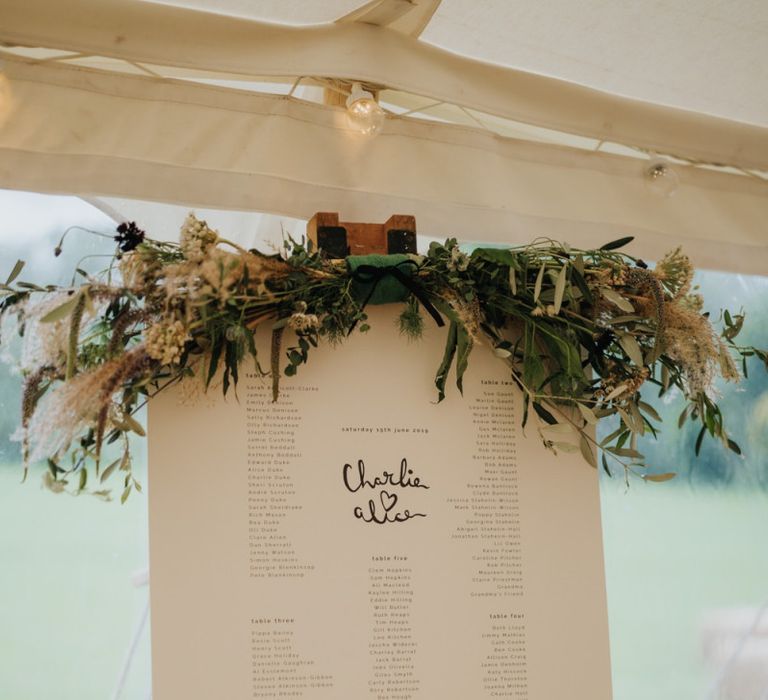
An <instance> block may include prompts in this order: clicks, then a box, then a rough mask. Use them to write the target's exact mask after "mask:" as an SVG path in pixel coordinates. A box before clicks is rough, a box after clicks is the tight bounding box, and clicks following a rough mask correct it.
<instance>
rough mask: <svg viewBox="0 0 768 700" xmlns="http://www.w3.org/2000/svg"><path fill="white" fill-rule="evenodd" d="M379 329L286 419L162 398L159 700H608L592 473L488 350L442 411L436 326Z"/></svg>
mask: <svg viewBox="0 0 768 700" xmlns="http://www.w3.org/2000/svg"><path fill="white" fill-rule="evenodd" d="M370 315H371V319H372V320H371V324H372V326H373V328H372V330H371V331H370V332H369V333H366V334H353V336H352V337H350V338H349V340H348V341H347V342H346V343H345V344H344V345H343V346H341V347H339V348H334V349H328V348H322V347H321V348H320V349H319V350H314V351H313V352H312V354H311V356H310V359H309V364H308V365H307V366H306V367H302V368H301V369H300V371H299V375H298V376H297V377H295V378H293V379H291V380H288V379H286V380H285V381H284V382H283V386H282V394H281V398H280V400H279V401H278V402H277V403H272V401H271V390H270V387H269V382H268V380H264V379H260V378H258V377H257V376H256V373H255V372H250V373H249V372H247V371H246V370H244V374H245V375H246V376H245V377H243V378H241V383H240V384H239V386H238V390H237V394H238V398H237V400H236V399H235V397H234V396H231V395H230V396H229V397H228V399H227V400H226V401H225V400H223V399H222V398H220V396H219V394H220V392H219V391H211V392H209V394H207V395H206V396H205V397H204V398H202V399H201V400H199V401H198V402H196V403H193V404H189V403H184V402H183V401H182V400H181V392H180V391H175V390H174V391H169V392H168V393H167V394H165V395H164V396H163V395H161V396H159V397H158V398H157V399H156V400H155V401H153V405H152V406H151V410H150V420H149V433H150V483H149V486H150V496H149V499H150V552H151V569H150V570H151V592H152V593H151V595H152V654H153V683H154V696H153V697H154V698H155V700H178V698H184V699H185V700H211V698H227V699H228V700H229V699H232V700H240V699H242V700H246V699H256V698H306V700H331V699H333V700H339V699H344V700H347V699H350V700H352V699H354V700H363V699H364V698H371V700H406V699H413V700H418V699H419V698H424V699H428V700H435V699H437V698H440V699H441V700H452V699H456V700H458V699H461V700H466V699H468V698H471V699H472V700H480V699H483V698H514V699H516V700H523V699H525V700H536V699H539V698H541V699H549V698H566V697H567V698H589V700H599V699H602V698H610V696H611V691H610V663H609V652H608V631H607V616H606V601H605V584H604V573H603V558H602V534H601V528H600V505H599V497H598V483H597V475H596V472H595V471H594V470H593V469H592V468H590V467H588V466H587V465H586V464H584V463H583V462H582V461H581V458H580V457H578V456H572V455H567V454H563V455H560V456H558V457H555V456H554V455H552V454H551V453H550V452H548V451H546V450H545V449H544V448H543V447H542V445H541V443H540V439H539V437H538V435H537V434H536V430H535V428H533V427H531V426H529V427H528V429H527V430H526V433H527V434H525V435H524V434H523V431H522V430H521V429H520V427H519V424H520V403H521V402H520V396H519V392H518V391H517V390H516V389H515V388H514V386H513V385H512V383H511V382H510V379H509V376H508V372H507V371H506V368H505V366H504V364H503V363H502V362H500V361H499V360H498V359H496V358H495V357H494V356H493V353H491V352H489V350H488V348H485V347H480V346H478V347H476V348H475V350H474V351H473V353H472V356H471V358H470V366H469V370H468V371H467V375H466V376H465V380H464V395H463V397H462V396H461V395H460V394H459V392H458V390H456V389H455V387H451V388H450V390H449V391H448V396H447V398H446V399H445V401H443V402H442V403H440V404H437V403H436V392H435V388H434V384H433V377H434V372H435V368H436V366H437V364H439V361H440V358H441V357H442V343H443V340H444V331H443V330H441V329H438V328H436V327H435V328H429V329H428V332H427V333H426V337H425V338H424V339H423V340H422V341H420V342H418V343H407V342H405V341H404V340H403V339H402V338H400V337H398V334H397V330H396V328H395V327H394V320H395V311H394V309H393V308H386V307H385V308H378V309H375V310H373V311H372V313H371V314H370Z"/></svg>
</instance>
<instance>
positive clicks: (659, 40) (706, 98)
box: [103, 0, 768, 126]
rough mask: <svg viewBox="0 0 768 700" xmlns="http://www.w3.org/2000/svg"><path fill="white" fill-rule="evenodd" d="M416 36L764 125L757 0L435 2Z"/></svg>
mask: <svg viewBox="0 0 768 700" xmlns="http://www.w3.org/2000/svg"><path fill="white" fill-rule="evenodd" d="M103 1H105V2H110V1H111V0H103ZM400 2H404V0H400ZM162 3H163V4H171V5H177V6H181V7H190V8H195V9H198V10H205V11H209V12H222V13H226V14H231V15H235V16H239V17H244V18H249V19H256V20H261V21H265V22H275V23H281V24H291V25H308V24H322V23H325V22H332V21H334V20H335V19H337V18H339V17H341V16H343V15H345V14H347V13H349V12H351V11H352V10H354V9H355V7H356V6H357V5H359V4H361V0H307V1H301V0H162ZM405 4H411V5H415V6H419V5H422V4H425V0H413V1H412V2H411V3H405ZM426 4H431V3H426ZM413 12H414V13H415V12H417V10H416V9H414V10H413ZM393 28H395V29H397V25H396V24H395V25H393ZM421 38H422V39H423V40H424V41H425V42H427V43H431V44H434V45H435V46H440V47H442V48H444V49H446V50H448V51H452V52H454V53H459V54H462V55H464V56H469V57H471V58H475V59H479V60H482V61H488V62H489V63H495V64H498V65H502V66H508V67H510V68H517V69H521V70H524V71H529V72H531V73H538V74H541V75H548V76H552V77H555V78H560V79H562V80H568V81H571V82H574V83H578V84H580V85H586V86H589V87H593V88H596V89H598V90H601V91H604V92H610V93H613V94H616V95H624V96H626V97H630V98H634V99H638V100H643V101H646V102H653V103H656V104H663V105H669V106H671V107H678V108H680V109H686V110H690V111H694V112H702V113H705V114H712V115H716V116H720V117H724V118H727V119H734V120H736V121H743V122H748V123H752V124H760V125H763V126H768V90H765V89H764V86H765V85H768V61H766V58H768V3H766V2H765V1H764V0H731V2H722V0H696V2H686V1H685V0H675V1H673V2H654V3H647V2H637V0H611V1H610V2H606V0H579V2H573V0H538V1H537V2H510V1H509V0H483V1H482V2H478V1H477V0H442V2H441V3H439V7H438V8H437V11H436V12H435V13H434V15H433V17H432V19H431V21H430V22H429V25H428V26H427V27H426V29H425V30H424V32H423V34H422V35H421ZM756 88H757V89H756Z"/></svg>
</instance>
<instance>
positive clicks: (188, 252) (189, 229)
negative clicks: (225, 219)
mask: <svg viewBox="0 0 768 700" xmlns="http://www.w3.org/2000/svg"><path fill="white" fill-rule="evenodd" d="M218 240H219V234H218V232H217V231H214V230H213V229H212V228H210V227H209V226H208V224H207V223H206V222H205V221H200V219H198V218H197V217H196V216H195V215H194V214H192V213H190V214H188V215H187V218H186V219H185V220H184V223H183V224H182V226H181V234H180V237H179V247H180V248H181V252H182V253H183V254H184V257H185V258H186V259H187V260H190V261H191V262H200V261H201V260H202V259H203V258H204V257H205V254H206V251H207V250H208V248H210V247H211V246H214V245H216V242H217V241H218Z"/></svg>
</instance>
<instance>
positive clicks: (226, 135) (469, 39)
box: [0, 0, 768, 272]
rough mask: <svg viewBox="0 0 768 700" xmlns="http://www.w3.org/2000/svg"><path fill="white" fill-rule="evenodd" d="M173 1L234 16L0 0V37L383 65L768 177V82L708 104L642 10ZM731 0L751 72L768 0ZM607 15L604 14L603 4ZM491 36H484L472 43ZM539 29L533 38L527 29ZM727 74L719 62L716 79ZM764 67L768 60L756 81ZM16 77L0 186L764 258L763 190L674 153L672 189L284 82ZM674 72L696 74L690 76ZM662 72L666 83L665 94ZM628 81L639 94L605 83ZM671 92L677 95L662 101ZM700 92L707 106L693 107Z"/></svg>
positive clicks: (343, 68)
mask: <svg viewBox="0 0 768 700" xmlns="http://www.w3.org/2000/svg"><path fill="white" fill-rule="evenodd" d="M177 4H183V5H193V4H195V5H196V6H198V7H204V8H205V9H212V8H214V9H216V10H217V11H219V12H228V13H230V14H231V15H237V16H236V17H225V16H221V15H212V14H203V13H200V12H197V11H194V10H190V9H188V8H186V7H169V6H165V5H158V4H155V3H146V2H140V1H139V0H71V2H68V3H58V2H53V1H52V0H0V8H2V16H3V24H2V26H0V40H2V41H4V42H5V43H6V44H12V45H25V46H40V47H45V48H48V49H58V50H69V51H76V52H79V53H83V54H91V55H95V56H99V57H106V58H107V59H110V60H114V59H120V60H121V61H131V62H132V63H133V64H134V65H135V67H136V70H140V69H143V66H145V65H150V66H151V67H152V72H154V71H155V70H156V69H157V67H158V66H163V67H165V68H166V69H168V70H170V69H171V68H173V69H174V70H176V71H181V72H182V73H180V74H183V71H187V73H188V74H189V75H196V74H199V73H200V71H205V75H206V76H208V78H209V79H210V78H212V79H214V80H215V79H216V76H221V77H222V78H223V77H231V76H236V77H238V79H241V80H243V81H244V82H243V85H245V84H246V83H245V81H247V80H256V79H258V77H259V76H261V77H263V76H278V77H280V76H282V77H284V78H285V77H287V78H288V79H289V81H290V80H293V79H294V78H298V77H300V76H307V75H309V76H318V77H325V78H347V79H352V78H361V79H367V80H370V81H373V82H376V83H379V84H382V85H384V86H387V87H391V88H395V89H396V90H399V91H401V92H405V93H408V92H411V93H415V94H417V95H422V96H424V97H425V98H434V99H436V100H439V101H441V102H446V103H450V104H454V105H457V106H458V107H457V109H459V108H471V109H473V110H479V112H480V113H487V114H489V115H496V116H497V117H501V118H503V119H514V120H516V121H518V122H523V123H526V124H532V125H534V127H546V128H548V129H554V130H555V131H557V132H560V133H562V134H563V136H564V138H563V139H562V140H561V142H566V143H567V142H568V139H569V138H572V139H573V143H574V145H576V143H578V138H576V136H577V137H585V138H591V139H595V140H601V141H611V142H617V143H620V144H625V145H628V146H639V147H642V148H647V149H652V150H659V151H663V152H666V153H670V154H674V155H678V156H683V157H685V158H688V159H689V160H691V161H696V160H703V161H707V162H720V163H725V164H727V165H733V166H740V167H744V168H758V169H760V168H762V169H766V170H768V128H766V125H767V124H768V121H767V120H765V119H762V120H761V119H760V114H761V113H763V112H761V110H764V107H765V106H766V96H765V95H764V94H763V93H762V92H760V91H752V92H751V93H749V94H741V92H740V95H741V97H740V99H739V100H733V101H731V100H730V99H729V97H728V95H729V94H730V92H729V91H730V90H731V89H732V88H733V89H736V88H738V85H739V84H740V78H735V79H734V80H735V86H734V84H733V83H729V84H728V85H727V86H725V85H724V84H723V85H717V89H710V90H709V93H711V94H710V97H709V98H707V99H709V100H710V101H709V102H708V103H707V104H708V105H709V106H707V105H706V104H704V102H702V101H701V99H703V97H704V91H703V89H702V88H701V86H700V85H699V83H697V82H696V80H695V79H694V78H693V77H691V75H690V73H691V70H692V69H691V65H692V62H691V60H690V57H689V58H688V59H686V58H685V56H683V55H681V54H680V52H679V51H678V53H675V52H674V50H672V49H671V48H668V46H667V45H666V44H664V47H665V48H664V49H663V51H662V53H661V54H658V53H657V52H656V51H655V50H653V51H652V50H651V49H650V44H649V45H648V48H647V50H646V51H645V52H644V54H645V58H644V59H643V60H641V58H639V57H638V56H637V50H638V48H639V46H640V44H641V43H642V42H644V41H645V40H646V39H647V38H648V34H649V33H650V29H651V27H652V26H655V25H653V24H652V23H650V24H649V22H647V21H646V22H643V21H640V20H639V19H638V21H637V23H636V24H632V23H631V22H630V21H629V20H631V18H632V16H634V15H633V11H631V8H630V7H629V4H628V3H624V4H622V3H619V4H618V5H617V6H613V5H612V6H611V8H610V10H608V9H605V6H604V5H602V4H601V3H597V2H589V3H586V4H585V5H583V9H581V10H580V11H579V15H578V17H577V16H576V14H574V12H575V11H571V10H568V9H567V7H566V3H565V2H564V0H563V1H561V0H555V1H554V2H550V3H544V4H543V5H542V7H543V10H541V11H540V12H533V11H532V10H530V9H529V10H527V11H520V12H518V13H517V14H515V16H514V17H513V16H512V10H511V7H512V6H511V5H508V4H506V3H502V2H496V1H494V2H489V3H482V4H480V3H475V4H470V3H467V2H463V1H459V0H452V1H451V2H443V3H442V4H440V3H439V2H436V1H434V0H424V1H423V2H415V1H414V2H409V1H408V0H381V1H375V2H372V3H369V5H368V6H366V7H364V8H362V9H356V7H357V4H358V3H357V2H348V1H346V2H342V1H341V0H333V1H332V2H322V3H319V2H318V3H304V2H301V3H299V2H280V3H277V2H248V1H247V0H222V1H221V2H217V3H215V4H214V3H211V4H210V6H206V5H205V3H204V2H203V0H199V2H197V3H192V2H191V0H186V1H185V2H183V3H177ZM737 5H738V6H739V8H740V10H739V11H738V12H734V13H733V16H732V21H731V25H732V27H733V32H732V34H733V37H736V38H737V39H738V42H737V39H736V38H733V37H732V38H731V39H729V42H731V41H733V42H737V43H739V44H740V45H739V47H735V46H734V47H731V44H730V43H728V44H727V46H726V48H727V49H728V50H729V54H728V55H729V56H730V55H731V54H730V49H731V48H733V57H734V60H737V61H741V63H740V64H739V65H740V66H741V67H742V68H743V69H745V70H746V69H747V68H748V67H749V66H750V65H751V63H752V62H754V63H757V61H756V58H757V56H756V54H755V53H754V51H753V50H752V49H750V48H749V47H750V46H753V45H754V41H752V40H753V39H754V37H755V36H761V31H762V30H761V28H760V24H759V20H760V18H761V16H762V14H764V10H763V9H762V7H761V6H758V4H757V3H750V2H744V1H742V2H740V3H737ZM618 6H622V7H624V11H625V12H626V13H627V14H625V15H624V18H625V20H627V22H625V24H626V26H629V25H630V24H632V26H633V27H635V29H636V30H637V31H636V35H635V34H634V33H633V34H632V35H631V36H630V37H629V40H628V41H627V42H625V44H624V46H625V47H626V51H627V53H628V54H631V55H632V56H633V58H632V61H630V62H629V63H627V62H625V63H622V62H621V61H620V60H619V59H618V54H619V50H618V45H617V44H616V45H614V50H613V53H611V52H608V53H607V54H605V55H603V54H601V53H600V51H601V49H600V46H603V45H604V44H605V42H606V41H607V39H606V38H605V37H603V36H602V35H601V34H600V32H596V33H595V32H593V35H594V36H597V40H596V43H595V42H594V41H592V38H594V37H587V33H585V38H590V41H585V42H583V44H582V45H577V43H578V42H576V38H575V37H576V35H577V33H578V32H577V29H578V27H582V28H585V27H587V26H589V24H588V17H592V21H593V26H596V27H599V26H602V25H603V24H604V23H605V22H609V19H610V17H611V16H613V15H614V14H615V12H617V11H618V10H617V9H616V7H618ZM599 7H602V8H603V9H604V11H605V12H606V13H607V14H606V15H605V16H604V15H602V14H599V13H597V14H596V11H597V9H598V8H599ZM494 8H495V9H494ZM558 8H559V10H560V11H561V12H562V16H563V17H564V18H568V19H569V21H568V22H565V23H563V24H561V23H551V24H550V27H551V29H552V31H553V32H554V34H555V36H554V38H553V39H550V40H549V42H543V43H542V46H541V47H540V51H534V50H533V49H532V48H530V47H531V46H532V43H534V42H535V41H536V36H537V34H536V31H537V30H535V29H534V28H535V27H536V26H538V25H537V22H538V23H541V22H543V21H544V20H545V19H546V18H547V17H549V16H550V13H553V12H556V11H558ZM518 10H519V8H518ZM710 10H711V12H710V14H709V15H706V14H703V15H702V18H701V21H698V22H697V23H694V25H693V26H694V28H695V30H696V31H695V32H694V34H695V37H694V39H693V40H692V41H693V43H694V44H696V45H698V44H701V45H702V46H703V45H704V44H705V43H706V42H708V41H710V40H714V39H715V38H717V37H715V36H714V35H713V32H714V29H713V26H712V25H711V23H709V22H708V20H707V21H705V19H706V18H707V17H711V16H715V14H713V13H716V12H719V10H717V7H715V6H713V7H711V8H710ZM752 10H754V12H752ZM346 13H351V14H349V15H348V16H346V17H344V18H343V20H342V21H341V22H340V23H336V24H321V25H316V26H311V27H302V28H297V27H291V26H287V25H286V26H276V25H265V24H263V23H260V22H256V21H253V19H254V18H255V19H259V20H264V19H268V20H271V21H276V20H281V21H285V22H289V23H291V24H298V23H302V24H306V23H315V22H328V21H330V20H333V19H335V18H337V17H341V16H343V15H345V14H346ZM670 13H671V10H669V9H667V10H664V11H663V12H662V15H663V16H664V17H668V18H670V21H671V18H673V17H677V18H678V19H679V18H680V16H681V15H680V12H678V13H677V14H674V13H671V14H670ZM635 14H636V13H635ZM683 14H684V13H683ZM571 15H573V17H571ZM243 17H245V18H246V19H243ZM247 18H250V19H247ZM494 18H495V19H496V20H497V21H496V22H494V21H493V20H494ZM750 18H752V19H753V20H756V21H753V22H751V23H750V21H749V19H750ZM737 19H738V22H737ZM571 20H572V21H571ZM377 25H388V27H385V26H377ZM565 25H568V26H567V27H566V26H565ZM617 26H619V25H617ZM623 26H624V25H620V26H619V31H623V30H622V27H623ZM665 26H666V25H665ZM686 26H687V25H686ZM507 30H508V31H507ZM482 32H485V34H484V36H486V37H487V41H485V42H481V41H480V40H479V39H478V37H479V36H480V34H481V33H482ZM526 32H530V35H529V36H528V38H527V39H525V40H524V41H523V38H524V37H523V34H525V33H526ZM419 34H421V35H422V39H417V38H416V36H417V35H419ZM718 36H720V38H722V37H723V36H724V35H723V34H722V33H721V34H720V35H718ZM729 36H731V35H729ZM473 37H474V38H473ZM504 37H508V38H509V40H508V41H507V42H506V44H505V42H504V40H503V39H504ZM568 37H570V39H568V41H566V40H565V39H566V38H568ZM515 38H517V41H515V40H513V39H515ZM681 41H685V40H684V39H681ZM750 41H752V43H750ZM429 42H432V43H429ZM553 42H554V43H553ZM569 42H570V43H569ZM601 42H602V43H601ZM697 42H698V43H697ZM433 44H442V45H443V46H445V47H447V48H449V49H452V50H453V51H462V52H465V53H470V54H472V55H473V56H475V57H478V58H485V59H493V60H494V61H496V62H497V65H494V64H490V63H481V62H478V61H476V60H471V59H468V58H463V57H461V56H459V55H457V54H456V53H449V52H447V51H444V50H442V49H439V48H436V47H435V46H434V45H433ZM561 45H562V51H561V50H560V46H561ZM505 46H506V48H505ZM526 46H528V47H529V48H528V49H526ZM505 51H506V53H504V52H505ZM526 51H528V53H527V54H526ZM664 52H666V54H667V55H672V54H674V55H675V56H676V57H677V58H676V59H675V60H676V61H678V64H679V66H680V68H681V70H680V71H677V70H667V71H666V73H665V72H664V67H665V65H666V66H667V68H668V69H669V68H671V67H673V65H678V64H674V63H673V64H670V63H669V61H670V60H671V59H669V58H664ZM641 53H643V52H641ZM716 54H717V52H715V55H716ZM526 55H528V58H527V59H526V58H525V56H526ZM557 55H560V56H561V57H562V64H561V68H562V69H563V70H560V72H559V74H558V75H557V77H558V78H569V79H571V80H579V81H581V82H582V83H584V84H585V85H576V84H574V83H572V82H565V81H563V80H562V79H553V78H548V77H545V76H542V75H535V74H532V73H525V72H521V71H520V70H518V68H519V67H521V66H522V67H526V68H529V67H534V68H537V69H538V70H547V71H549V72H555V70H556V69H557V62H556V61H555V58H556V56H557ZM534 56H538V58H539V59H540V60H541V61H542V62H546V59H547V57H549V63H548V64H547V65H549V66H550V67H549V68H546V67H545V63H541V64H540V65H538V66H531V65H530V60H532V59H533V57H534ZM701 58H702V60H701V61H699V62H698V63H697V65H699V66H704V67H705V68H706V69H707V70H709V64H707V61H708V60H709V61H710V62H713V61H712V60H711V57H710V56H709V54H707V55H706V56H705V55H704V53H702V57H701ZM99 60H101V61H102V62H103V61H104V59H99ZM526 61H528V62H529V64H528V65H526ZM643 61H645V63H643ZM714 63H717V61H714ZM566 64H567V66H569V67H570V68H569V70H570V72H568V70H565V67H566ZM98 65H99V66H100V67H103V66H102V63H100V64H98ZM104 65H108V64H104ZM510 65H515V66H516V67H517V68H515V69H511V68H509V67H508V66H510ZM641 65H647V66H648V67H649V70H647V71H643V70H641ZM590 66H592V67H593V68H590ZM595 66H599V67H600V68H599V70H598V69H597V68H594V67H595ZM622 66H624V67H625V68H622ZM633 66H634V68H633ZM718 66H719V64H718ZM683 67H686V70H682V68H683ZM144 70H148V69H144ZM723 70H724V68H723V67H722V66H719V67H718V68H715V69H714V72H710V73H709V79H710V81H711V80H712V78H713V76H715V77H716V76H719V75H722V71H723ZM729 70H730V69H729ZM764 70H765V69H764V68H763V67H762V61H761V62H760V67H759V68H757V69H755V73H754V76H755V77H758V76H759V75H760V74H761V73H760V71H764ZM686 71H688V72H687V73H686ZM718 71H720V72H718ZM5 72H6V73H7V75H8V76H9V78H10V80H11V83H12V86H13V91H14V98H15V99H14V102H15V104H14V109H13V111H12V113H11V115H10V117H9V118H8V119H7V121H6V122H5V124H3V125H2V126H1V127H0V186H3V187H10V188H18V189H32V190H38V191H54V192H71V193H80V194H86V195H104V196H112V197H129V198H137V199H144V200H156V201H165V202H170V203H174V204H184V205H189V206H207V207H218V208H230V209H238V210H250V211H266V212H272V213H276V214H281V215H285V216H290V217H296V218H308V217H309V216H311V215H312V214H313V213H314V212H315V211H329V210H330V211H339V212H341V214H342V216H343V217H344V218H346V219H348V220H355V219H357V220H381V221H383V220H385V219H386V218H387V217H388V216H389V215H390V214H392V213H395V212H397V213H410V214H414V215H416V217H417V221H418V226H419V230H420V232H421V233H426V234H428V235H435V236H441V235H443V236H445V235H456V236H458V237H459V238H463V239H475V240H487V241H508V242H522V241H528V240H530V239H532V238H534V237H536V236H540V235H545V236H550V237H553V238H557V239H561V240H567V241H569V242H571V243H572V244H576V245H594V244H600V243H602V242H605V241H606V240H608V239H611V238H616V237H618V236H621V235H628V234H629V235H632V234H634V235H636V236H638V244H637V246H636V249H635V252H636V253H637V254H639V255H643V256H647V257H656V256H658V255H659V254H660V253H661V252H662V251H663V250H666V249H668V248H670V247H671V246H674V245H676V244H678V243H682V244H685V245H686V247H687V250H688V251H689V252H690V253H692V255H693V257H694V258H695V259H696V262H698V263H699V264H700V265H705V266H710V267H719V268H731V269H737V270H740V271H745V272H764V271H765V270H766V269H768V265H767V263H768V241H766V237H765V224H764V222H765V221H766V218H768V217H767V216H766V215H768V197H767V196H766V195H768V185H766V183H765V181H762V180H760V179H758V178H751V177H748V176H746V175H744V174H740V173H734V172H725V171H713V170H705V169H702V168H700V167H694V166H693V165H692V164H688V165H686V164H677V165H675V166H674V167H675V171H676V173H677V174H678V176H679V178H680V186H679V188H678V190H677V192H676V193H675V194H674V196H672V197H670V198H664V197H660V196H658V195H655V194H653V193H652V192H649V190H648V188H647V187H646V182H645V180H644V178H643V170H644V168H645V167H647V164H648V161H647V160H646V161H643V160H639V159H638V158H636V157H628V156H626V155H615V154H608V153H605V152H591V151H585V150H583V149H578V148H573V147H569V146H562V145H551V144H544V143H540V142H538V143H537V142H530V141H521V140H519V139H512V138H504V137H502V136H499V135H498V134H494V133H490V132H489V131H487V130H483V129H481V128H478V127H476V126H472V127H469V126H466V125H459V124H446V123H436V122H429V121H424V120H418V119H411V118H403V117H390V118H388V119H387V122H386V124H385V127H384V130H383V133H382V134H381V135H379V136H378V137H376V138H374V139H370V138H365V137H362V136H360V135H358V134H354V133H352V132H350V130H349V129H348V128H347V127H346V124H345V121H344V114H343V110H341V109H339V108H332V107H328V106H324V105H319V104H313V103H309V102H306V101H302V100H298V99H295V98H293V97H288V96H285V95H283V96H276V95H266V94H257V93H244V92H243V91H242V90H233V89H226V88H224V87H221V86H210V85H207V86H206V85H202V84H200V83H199V82H197V83H196V82H189V81H186V80H171V79H168V78H166V77H162V76H137V75H129V74H127V73H125V72H124V71H123V72H114V71H112V70H109V71H106V70H93V69H90V68H84V67H75V66H72V65H65V64H62V63H54V62H40V61H37V60H32V59H29V58H23V57H16V58H13V57H11V58H8V60H6V62H5ZM667 73H668V74H669V80H667V79H666V77H667ZM633 76H634V77H633ZM625 78H626V79H625ZM662 78H663V79H662ZM689 78H690V80H689ZM752 79H754V78H752ZM611 81H613V82H611ZM676 81H678V82H679V81H683V82H685V84H686V85H687V88H686V89H685V90H684V89H680V90H677V89H676V87H675V86H676V84H677V83H676ZM655 84H658V85H657V87H659V86H660V87H659V90H660V91H658V92H653V90H654V89H655V88H653V85H655ZM697 85H698V87H697ZM619 86H623V87H622V88H621V92H623V93H624V95H628V97H626V96H622V95H619V94H610V93H609V92H601V91H598V90H597V89H596V88H600V89H607V88H611V89H614V90H618V89H619ZM662 88H663V89H662ZM665 91H666V92H665ZM393 94H396V93H393ZM672 94H674V95H676V96H677V98H676V99H675V100H672V99H668V98H669V97H670V95H672ZM665 95H666V96H665ZM638 98H642V99H644V100H648V99H657V100H658V102H659V103H658V104H652V103H650V102H647V101H640V100H639V99H638ZM664 103H666V105H671V106H666V105H665V104H664ZM728 105H731V107H728ZM692 106H695V107H696V108H697V109H699V110H701V111H699V112H691V111H683V109H680V108H690V107H692ZM703 112H710V113H711V114H705V113H703ZM712 115H716V116H712ZM464 116H465V117H469V118H470V122H469V123H473V122H472V121H471V118H472V117H473V113H471V112H469V111H466V110H465V114H464ZM738 119H741V120H742V121H738ZM744 119H748V120H750V121H752V122H754V123H753V124H747V123H745V122H744V121H743V120H744ZM505 133H509V131H507V132H505ZM568 134H574V135H576V136H575V137H568V136H567V135H568ZM595 143H596V141H595Z"/></svg>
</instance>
